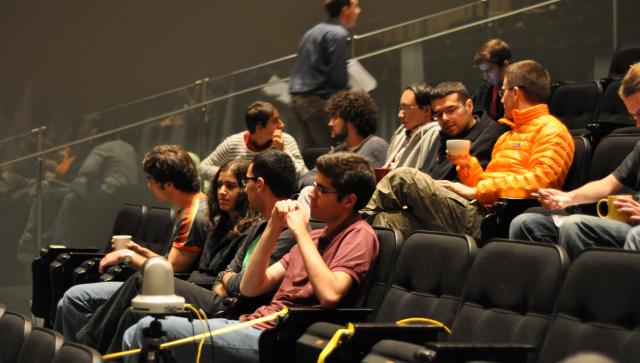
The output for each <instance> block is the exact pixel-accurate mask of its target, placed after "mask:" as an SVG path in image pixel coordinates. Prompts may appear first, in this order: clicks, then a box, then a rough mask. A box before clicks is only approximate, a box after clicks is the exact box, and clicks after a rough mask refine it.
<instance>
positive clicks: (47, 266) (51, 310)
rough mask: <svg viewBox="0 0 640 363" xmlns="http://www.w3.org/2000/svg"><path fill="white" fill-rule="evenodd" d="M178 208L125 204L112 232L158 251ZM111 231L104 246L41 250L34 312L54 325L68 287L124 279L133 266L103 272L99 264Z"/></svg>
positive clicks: (35, 271) (164, 250)
mask: <svg viewBox="0 0 640 363" xmlns="http://www.w3.org/2000/svg"><path fill="white" fill-rule="evenodd" d="M174 222H175V211H173V210H172V209H170V208H164V207H147V206H144V205H136V204H126V205H124V206H123V207H122V208H121V209H120V210H119V212H118V214H117V216H116V219H115V221H114V224H113V228H112V231H111V235H123V234H124V235H131V236H133V240H134V241H136V242H137V243H139V244H141V245H142V246H144V247H147V248H149V249H151V250H152V251H154V252H156V253H158V254H161V255H162V254H165V253H167V252H168V249H169V247H170V243H169V242H170V237H171V233H172V229H173V224H174ZM111 235H109V236H105V240H106V241H107V242H106V243H105V245H104V246H102V247H95V248H66V247H64V246H56V245H52V246H49V247H46V248H43V249H42V250H41V251H40V257H38V258H37V259H35V260H34V261H33V263H32V265H31V270H32V276H33V291H32V297H33V301H32V305H31V312H32V313H33V314H34V315H35V316H37V317H40V318H43V319H45V326H49V327H50V326H52V322H53V321H54V319H55V311H56V304H57V302H58V300H59V299H60V298H61V297H62V295H63V294H64V292H65V291H67V290H68V289H69V288H70V287H71V286H73V285H75V284H79V283H87V282H97V281H123V280H124V279H126V278H127V277H128V276H130V275H131V273H133V270H131V269H130V268H127V267H124V266H120V265H116V266H112V267H110V268H109V269H107V270H106V271H105V273H103V274H100V273H99V272H98V264H99V261H100V259H102V257H104V255H105V253H107V252H109V251H111Z"/></svg>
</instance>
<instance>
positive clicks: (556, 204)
mask: <svg viewBox="0 0 640 363" xmlns="http://www.w3.org/2000/svg"><path fill="white" fill-rule="evenodd" d="M531 195H532V196H534V197H538V201H539V202H540V204H541V205H542V206H543V207H544V208H545V209H549V210H553V209H564V208H566V207H568V206H570V205H571V195H570V194H569V193H566V192H563V191H561V190H557V189H548V188H543V189H538V192H537V193H531Z"/></svg>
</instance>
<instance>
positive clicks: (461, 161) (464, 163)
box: [447, 151, 471, 168]
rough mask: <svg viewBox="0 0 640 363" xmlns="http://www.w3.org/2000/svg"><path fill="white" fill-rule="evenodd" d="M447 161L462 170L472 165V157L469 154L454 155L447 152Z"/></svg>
mask: <svg viewBox="0 0 640 363" xmlns="http://www.w3.org/2000/svg"><path fill="white" fill-rule="evenodd" d="M447 159H449V161H450V162H451V164H453V165H457V166H459V167H462V168H468V167H469V166H470V165H471V155H469V154H461V155H460V154H459V155H453V154H451V153H449V152H448V151H447Z"/></svg>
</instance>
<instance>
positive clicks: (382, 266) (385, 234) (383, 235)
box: [364, 227, 402, 319]
mask: <svg viewBox="0 0 640 363" xmlns="http://www.w3.org/2000/svg"><path fill="white" fill-rule="evenodd" d="M374 230H375V231H376V235H377V236H378V242H379V244H380V249H379V252H378V258H377V259H376V262H375V265H374V267H373V271H372V278H371V285H370V286H369V291H368V293H367V300H366V301H365V304H364V306H365V307H367V308H371V309H372V310H373V312H372V313H371V314H370V316H369V318H370V319H372V318H374V317H375V316H376V314H377V312H378V309H379V308H380V304H382V299H383V298H384V295H385V294H386V292H387V289H388V288H389V282H390V281H391V274H392V272H393V267H394V265H395V262H396V258H397V256H398V250H399V249H400V246H401V244H402V237H400V236H399V234H396V233H395V232H394V231H393V230H391V229H388V228H381V227H375V228H374Z"/></svg>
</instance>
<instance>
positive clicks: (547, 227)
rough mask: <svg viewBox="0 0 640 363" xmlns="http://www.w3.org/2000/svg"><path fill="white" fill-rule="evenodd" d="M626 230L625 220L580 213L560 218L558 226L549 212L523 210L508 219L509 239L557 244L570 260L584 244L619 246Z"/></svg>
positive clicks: (623, 240)
mask: <svg viewBox="0 0 640 363" xmlns="http://www.w3.org/2000/svg"><path fill="white" fill-rule="evenodd" d="M629 230H631V226H630V225H628V224H626V223H622V222H618V221H614V220H611V219H607V218H599V217H594V216H588V215H583V214H575V215H571V216H568V217H566V218H564V219H563V220H562V224H561V225H560V228H558V227H556V225H555V223H554V221H553V218H552V217H551V216H550V215H544V214H538V213H524V214H521V215H519V216H517V217H516V218H515V219H514V220H513V221H512V222H511V226H510V228H509V238H510V239H518V240H529V241H539V242H547V243H557V244H558V245H560V246H562V247H563V248H564V249H565V250H566V251H567V253H568V254H569V257H570V258H571V259H574V258H576V257H577V256H578V254H580V252H582V251H583V250H584V249H586V248H588V247H615V248H622V246H623V245H624V244H625V239H626V238H627V234H628V232H629ZM638 232H639V233H638V236H639V237H640V231H638ZM638 240H639V241H640V238H638ZM637 246H640V244H638V245H637Z"/></svg>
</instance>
